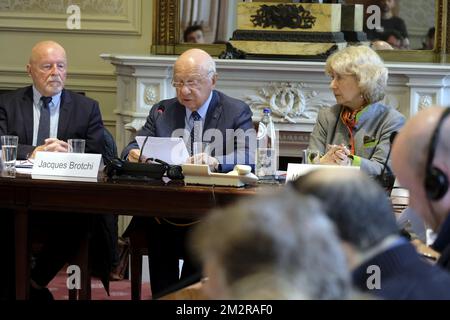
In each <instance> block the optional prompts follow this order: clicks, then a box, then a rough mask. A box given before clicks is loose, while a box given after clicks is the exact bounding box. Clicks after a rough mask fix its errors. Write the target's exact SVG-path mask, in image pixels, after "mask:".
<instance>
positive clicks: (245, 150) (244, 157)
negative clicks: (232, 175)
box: [218, 104, 256, 172]
mask: <svg viewBox="0 0 450 320" xmlns="http://www.w3.org/2000/svg"><path fill="white" fill-rule="evenodd" d="M243 106H244V107H243V108H242V111H241V113H240V114H239V116H238V117H236V119H235V124H234V126H233V129H234V130H235V132H237V130H239V131H241V132H242V133H245V136H246V137H248V141H245V140H246V139H242V137H241V138H240V137H239V136H238V137H237V139H236V141H235V142H234V151H233V153H232V154H227V155H225V156H223V157H218V161H219V163H220V167H219V170H220V171H221V172H229V171H232V170H233V168H234V166H235V165H236V164H247V165H250V166H251V167H252V170H253V171H254V165H255V150H256V132H255V129H254V127H253V122H252V111H251V110H250V107H249V106H248V105H247V104H243Z"/></svg>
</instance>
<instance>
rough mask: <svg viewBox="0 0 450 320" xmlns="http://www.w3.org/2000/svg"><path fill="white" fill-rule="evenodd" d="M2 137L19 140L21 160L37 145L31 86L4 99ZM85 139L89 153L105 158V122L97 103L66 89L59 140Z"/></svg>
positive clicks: (0, 102)
mask: <svg viewBox="0 0 450 320" xmlns="http://www.w3.org/2000/svg"><path fill="white" fill-rule="evenodd" d="M0 135H16V136H18V137H19V147H18V150H17V159H26V158H27V155H29V154H31V153H32V152H33V150H34V149H35V146H32V143H33V89H32V87H31V86H29V87H25V88H21V89H18V90H15V91H13V92H10V93H7V94H4V95H1V96H0ZM77 138H78V139H85V140H86V152H87V153H100V154H103V148H104V140H103V139H104V138H103V121H102V117H101V115H100V109H99V106H98V103H97V101H95V100H92V99H90V98H87V97H85V96H83V95H80V94H77V93H75V92H73V91H70V90H66V89H64V90H63V91H62V94H61V105H60V110H59V123H58V139H60V140H64V141H67V139H77Z"/></svg>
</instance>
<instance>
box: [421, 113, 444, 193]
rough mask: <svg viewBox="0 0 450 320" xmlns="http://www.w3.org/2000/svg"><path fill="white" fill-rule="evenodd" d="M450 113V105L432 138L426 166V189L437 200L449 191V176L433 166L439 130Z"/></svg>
mask: <svg viewBox="0 0 450 320" xmlns="http://www.w3.org/2000/svg"><path fill="white" fill-rule="evenodd" d="M449 115H450V107H449V108H446V109H445V110H444V112H443V113H442V115H441V117H440V119H439V121H438V123H437V125H436V128H435V129H434V132H433V135H432V136H431V140H430V147H429V149H428V158H427V162H426V167H425V170H426V171H425V181H424V185H425V191H426V193H427V197H428V199H430V200H434V201H437V200H439V199H441V198H442V197H443V196H444V195H445V194H446V193H447V191H448V187H449V183H448V178H447V176H446V175H445V173H444V172H442V170H441V169H439V168H437V167H435V166H433V160H434V154H435V153H436V147H437V144H438V141H439V132H440V131H441V127H442V124H443V123H444V121H445V119H446V118H447V117H448V116H449Z"/></svg>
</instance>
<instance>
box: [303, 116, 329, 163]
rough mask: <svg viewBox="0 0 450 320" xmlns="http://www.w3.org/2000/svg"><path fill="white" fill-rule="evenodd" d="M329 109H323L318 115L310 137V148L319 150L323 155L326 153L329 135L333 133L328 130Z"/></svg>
mask: <svg viewBox="0 0 450 320" xmlns="http://www.w3.org/2000/svg"><path fill="white" fill-rule="evenodd" d="M327 111H328V110H327V109H321V110H320V111H319V114H318V116H317V122H316V124H315V125H314V128H313V131H312V133H311V135H310V137H309V145H308V148H309V149H312V150H318V151H319V152H320V154H321V155H323V154H325V150H326V145H327V135H328V134H332V133H330V132H327V127H328V121H327V116H326V113H327Z"/></svg>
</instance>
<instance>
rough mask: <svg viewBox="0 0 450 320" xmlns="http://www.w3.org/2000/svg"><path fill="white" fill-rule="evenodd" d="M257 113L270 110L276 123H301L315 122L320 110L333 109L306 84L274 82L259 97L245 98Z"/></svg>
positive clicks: (259, 93) (259, 92)
mask: <svg viewBox="0 0 450 320" xmlns="http://www.w3.org/2000/svg"><path fill="white" fill-rule="evenodd" d="M244 101H245V102H247V104H248V105H249V106H250V108H251V109H252V110H253V111H255V113H261V110H262V109H266V108H269V109H270V110H271V113H272V118H273V119H274V122H288V123H300V122H302V120H304V119H309V120H315V119H316V118H317V113H318V112H319V110H320V108H323V107H331V104H329V103H327V102H326V101H325V100H324V99H321V98H320V96H319V93H318V92H317V91H314V90H311V89H308V88H307V86H306V85H305V84H304V83H301V82H300V83H289V82H272V83H270V84H269V85H268V86H266V87H264V88H261V89H260V90H259V91H258V95H251V96H247V97H245V98H244Z"/></svg>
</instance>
